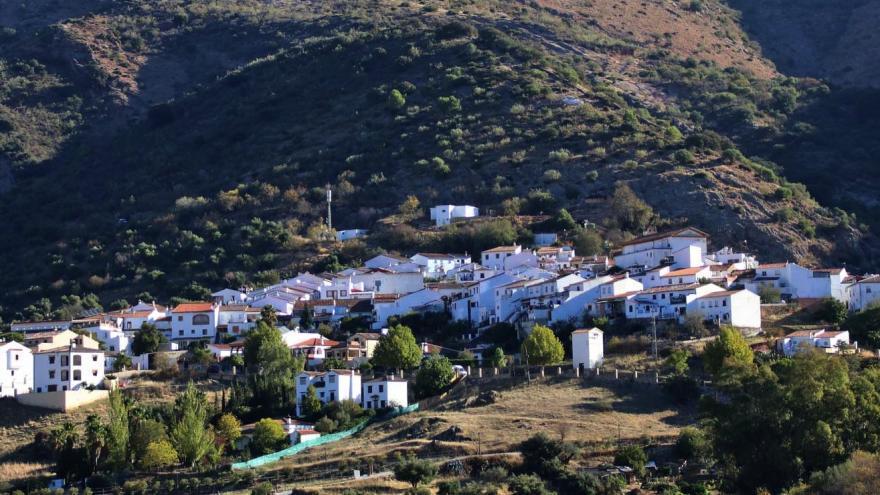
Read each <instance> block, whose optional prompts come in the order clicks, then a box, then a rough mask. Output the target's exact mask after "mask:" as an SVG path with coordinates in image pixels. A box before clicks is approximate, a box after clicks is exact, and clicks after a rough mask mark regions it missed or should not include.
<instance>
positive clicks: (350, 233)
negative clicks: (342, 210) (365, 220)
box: [336, 229, 370, 242]
mask: <svg viewBox="0 0 880 495" xmlns="http://www.w3.org/2000/svg"><path fill="white" fill-rule="evenodd" d="M369 233H370V232H369V231H368V230H367V229H347V230H337V231H336V240H337V241H339V242H343V241H347V240H349V239H359V238H361V237H365V236H366V235H367V234H369Z"/></svg>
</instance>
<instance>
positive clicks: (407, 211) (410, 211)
mask: <svg viewBox="0 0 880 495" xmlns="http://www.w3.org/2000/svg"><path fill="white" fill-rule="evenodd" d="M397 210H398V211H399V212H400V214H401V215H404V216H407V217H413V216H416V215H418V214H419V213H420V211H421V203H420V202H419V198H418V196H415V195H413V194H410V195H409V196H407V197H406V199H405V200H403V203H400V206H398V207H397Z"/></svg>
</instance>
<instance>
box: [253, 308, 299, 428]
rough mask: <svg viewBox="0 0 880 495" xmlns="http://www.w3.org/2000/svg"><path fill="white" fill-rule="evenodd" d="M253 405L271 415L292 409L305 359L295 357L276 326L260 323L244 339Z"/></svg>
mask: <svg viewBox="0 0 880 495" xmlns="http://www.w3.org/2000/svg"><path fill="white" fill-rule="evenodd" d="M244 359H245V363H246V364H247V366H248V376H247V379H248V384H249V385H250V389H251V402H252V405H253V406H254V407H255V408H257V409H258V410H260V411H261V412H263V413H264V414H267V415H270V414H273V413H276V412H280V411H282V410H289V409H290V408H291V407H292V406H293V403H294V393H293V389H294V381H293V380H294V376H295V374H296V373H299V372H300V371H302V369H303V367H304V365H305V361H304V360H303V359H302V358H300V359H294V357H293V356H292V355H291V353H290V349H289V348H288V347H287V345H285V344H284V341H282V340H281V333H280V332H279V331H278V329H277V328H274V327H270V326H269V325H267V324H266V323H264V322H262V321H261V322H259V323H258V324H257V328H255V329H254V330H252V331H251V332H250V333H248V335H247V337H245V342H244Z"/></svg>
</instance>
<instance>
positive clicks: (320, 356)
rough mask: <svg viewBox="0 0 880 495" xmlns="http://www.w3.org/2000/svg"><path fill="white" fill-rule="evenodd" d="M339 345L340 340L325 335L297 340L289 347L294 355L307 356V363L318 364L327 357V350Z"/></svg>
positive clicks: (310, 364)
mask: <svg viewBox="0 0 880 495" xmlns="http://www.w3.org/2000/svg"><path fill="white" fill-rule="evenodd" d="M337 345H339V342H337V341H335V340H330V339H328V338H325V337H324V336H323V335H321V336H319V337H315V338H311V339H305V340H300V341H297V342H296V343H294V344H290V345H288V346H287V347H288V348H290V352H291V353H293V355H294V356H302V357H304V358H306V364H308V365H309V366H317V365H319V364H321V363H322V362H324V360H325V359H327V351H329V350H330V349H331V348H333V347H335V346H337Z"/></svg>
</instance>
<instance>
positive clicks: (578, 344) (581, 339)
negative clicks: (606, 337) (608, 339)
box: [571, 328, 605, 369]
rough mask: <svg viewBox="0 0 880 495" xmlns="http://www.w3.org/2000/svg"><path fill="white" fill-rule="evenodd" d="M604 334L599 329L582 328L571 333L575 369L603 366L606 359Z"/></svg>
mask: <svg viewBox="0 0 880 495" xmlns="http://www.w3.org/2000/svg"><path fill="white" fill-rule="evenodd" d="M602 339H603V332H602V330H599V329H598V328H582V329H580V330H575V331H574V332H572V333H571V354H572V356H571V357H572V359H571V361H572V365H573V366H574V368H575V369H578V368H580V369H593V368H596V367H598V366H601V364H602V359H603V358H604V357H605V344H604V342H603V341H602Z"/></svg>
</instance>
